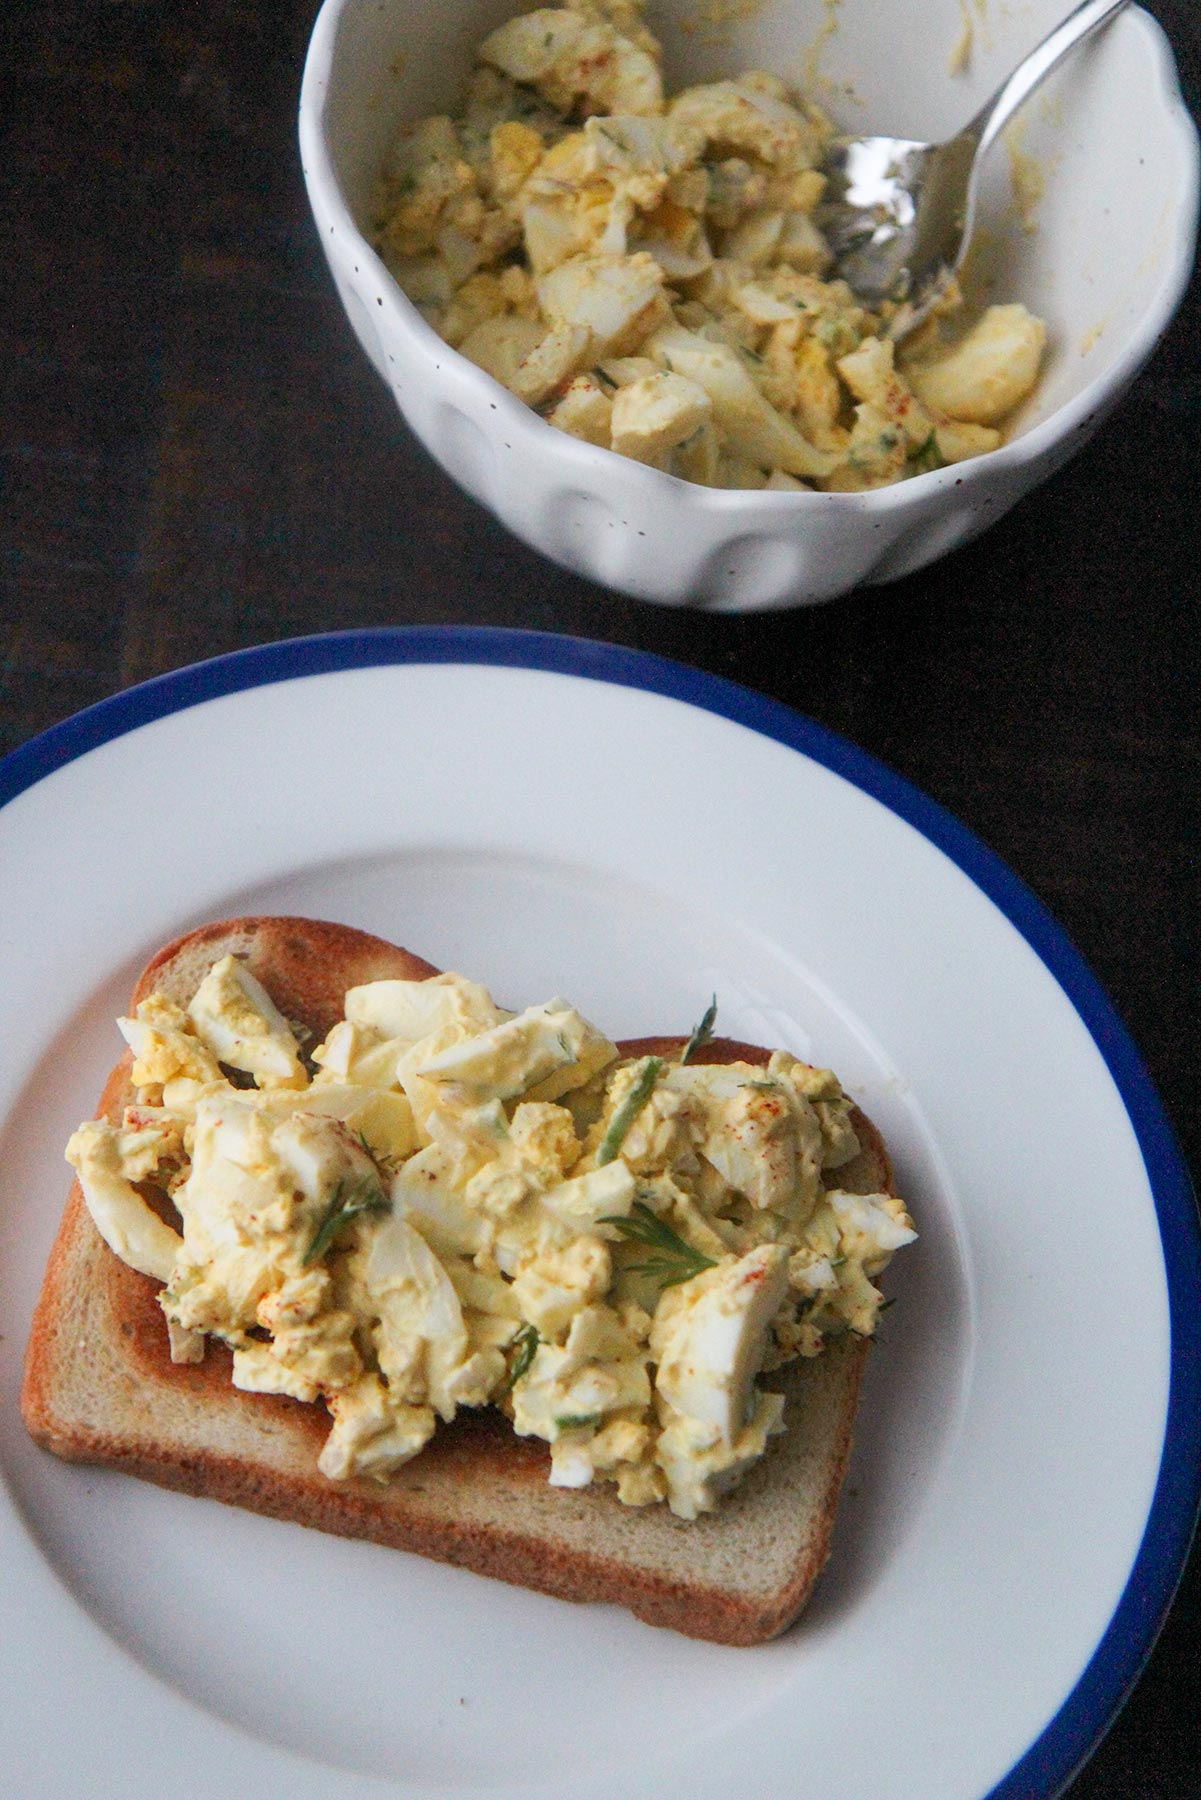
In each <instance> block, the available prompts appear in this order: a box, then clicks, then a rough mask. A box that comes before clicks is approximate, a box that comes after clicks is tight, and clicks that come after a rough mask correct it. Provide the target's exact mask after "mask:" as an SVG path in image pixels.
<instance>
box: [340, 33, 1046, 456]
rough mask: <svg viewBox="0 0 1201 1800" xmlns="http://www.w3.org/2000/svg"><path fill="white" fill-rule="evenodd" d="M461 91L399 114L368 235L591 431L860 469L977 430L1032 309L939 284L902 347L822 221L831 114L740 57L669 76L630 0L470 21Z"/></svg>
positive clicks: (1011, 372) (1038, 327)
mask: <svg viewBox="0 0 1201 1800" xmlns="http://www.w3.org/2000/svg"><path fill="white" fill-rule="evenodd" d="M477 62H478V66H477V68H476V70H475V73H474V74H473V76H472V78H471V82H470V85H469V88H468V93H467V99H466V104H465V107H464V109H463V112H462V115H461V116H460V117H458V118H455V119H452V118H450V117H447V116H445V115H440V116H437V117H434V118H429V119H425V120H422V121H421V122H420V123H418V124H415V125H410V126H407V127H406V128H405V129H404V130H403V131H402V133H401V135H400V138H399V140H398V142H397V144H396V146H395V148H394V150H393V153H392V156H391V160H390V162H389V164H388V167H387V168H386V170H385V172H384V176H383V180H382V183H381V186H380V191H379V195H378V199H377V206H376V221H375V237H376V243H377V246H378V248H379V251H380V254H381V256H382V257H383V259H384V261H385V262H386V263H387V265H388V267H389V268H390V269H391V270H392V272H393V274H394V275H395V276H396V279H397V280H398V282H399V283H400V285H401V286H402V287H403V288H404V290H405V292H406V293H407V294H408V295H409V297H410V298H411V299H412V300H413V301H414V302H415V303H416V305H417V306H418V307H420V309H421V310H422V312H423V313H424V314H425V316H426V317H427V318H428V319H429V320H430V322H431V323H432V324H433V325H434V327H435V328H436V329H437V331H438V332H439V333H440V334H441V335H442V337H443V338H444V339H445V340H446V342H447V343H449V344H452V345H454V346H455V347H456V348H457V349H459V350H461V351H462V352H463V354H464V355H465V356H467V357H469V358H470V359H471V360H472V361H473V362H475V363H478V364H479V366H480V367H481V368H483V369H485V370H486V371H487V372H488V373H489V374H490V375H492V376H494V377H495V378H496V379H497V380H498V381H500V382H501V383H503V384H504V386H505V387H507V388H509V389H510V390H511V391H512V392H513V393H514V394H516V395H517V396H518V398H519V399H521V400H524V401H525V402H526V403H527V404H528V405H530V406H532V407H535V408H536V409H537V410H538V411H539V412H540V413H541V414H542V416H543V417H544V418H545V419H547V420H548V421H549V423H550V424H552V425H554V426H557V427H558V428H559V429H560V430H562V431H565V432H567V433H568V434H569V435H571V436H573V437H576V438H580V439H582V440H584V441H585V442H587V443H590V444H596V445H599V446H601V447H602V448H605V449H612V450H615V451H617V452H618V453H619V454H621V455H623V456H627V457H631V458H633V459H634V460H635V461H638V462H642V463H645V464H647V465H648V466H650V467H652V468H656V469H660V470H664V471H666V472H667V473H669V474H673V475H677V476H681V477H683V478H685V479H687V480H689V481H696V482H701V483H703V484H705V485H707V486H711V487H726V488H775V489H796V488H804V487H810V488H818V489H822V490H824V491H828V492H836V491H837V492H856V491H862V490H864V489H867V488H876V487H884V486H887V485H889V484H891V483H892V482H895V481H900V480H902V479H903V478H905V477H907V476H910V475H918V474H923V473H925V472H927V471H928V470H931V469H936V468H941V467H943V466H944V465H946V464H948V463H953V462H959V461H962V460H964V459H965V458H968V457H972V456H978V455H980V454H981V453H982V452H984V451H986V450H991V449H993V448H995V446H996V445H997V444H999V443H1000V442H1001V432H1000V431H999V430H998V426H999V425H1000V424H1001V423H1002V422H1003V421H1004V420H1005V419H1006V418H1007V417H1008V416H1009V415H1010V414H1011V413H1012V412H1013V410H1014V408H1015V407H1017V406H1018V405H1019V404H1020V403H1021V401H1022V400H1024V399H1025V398H1026V397H1027V395H1028V394H1029V393H1030V392H1031V391H1032V389H1033V387H1034V385H1035V382H1036V381H1037V379H1038V373H1039V366H1040V362H1041V358H1042V354H1043V349H1044V346H1045V342H1046V331H1045V327H1044V325H1043V323H1042V321H1041V320H1040V319H1037V318H1035V317H1034V316H1033V315H1032V314H1031V313H1029V312H1028V311H1027V310H1026V308H1025V307H1024V306H1020V305H1005V306H990V307H988V308H987V309H986V310H985V311H984V312H983V314H982V316H980V317H979V318H978V319H977V320H976V321H975V322H974V324H973V325H972V326H971V328H970V329H968V330H967V331H966V332H960V333H955V332H954V331H953V330H952V334H951V336H952V340H953V341H951V342H949V343H948V342H947V341H946V325H947V320H948V318H949V316H950V315H951V314H953V313H954V311H955V310H956V308H957V307H958V306H959V305H960V304H961V300H960V296H959V295H958V292H957V291H953V292H952V293H951V294H950V295H949V296H948V297H947V300H946V303H945V305H944V306H943V307H942V309H941V311H940V313H939V315H938V316H936V317H935V318H933V319H931V320H930V321H928V323H927V325H926V326H924V327H923V328H922V329H921V330H920V331H918V332H916V333H914V334H913V335H912V336H911V337H910V338H909V340H908V342H907V347H906V351H905V358H904V365H903V367H898V366H896V363H895V359H894V344H893V341H892V338H891V337H890V336H889V335H888V333H889V327H890V324H891V323H894V322H896V321H897V319H898V307H897V306H896V305H895V304H894V303H892V302H889V303H888V304H886V305H885V306H883V307H882V308H881V309H880V311H879V312H877V313H873V312H870V311H868V310H867V309H866V308H865V307H864V306H862V305H860V304H859V303H858V302H857V301H856V299H855V296H854V295H853V294H852V292H851V290H850V288H849V287H848V286H847V284H846V283H845V282H844V281H841V280H837V279H834V280H831V279H828V277H829V275H830V271H831V265H832V257H831V255H830V251H829V247H828V245H827V243H826V240H825V238H824V237H823V235H822V231H821V228H820V224H819V223H818V220H819V218H820V204H821V200H822V196H823V192H824V189H825V177H824V176H823V175H822V173H821V168H820V165H821V162H822V159H823V156H824V154H825V151H826V147H827V145H828V143H829V141H830V138H831V137H832V135H833V128H832V126H831V124H830V122H829V120H828V119H827V118H826V117H825V116H824V114H823V113H822V112H821V111H820V110H819V109H818V108H817V107H816V106H814V105H813V104H812V103H811V102H809V101H807V100H805V99H803V98H802V97H800V96H798V95H796V94H794V93H792V92H791V91H790V90H789V88H788V87H787V85H786V84H785V83H784V82H783V81H780V80H778V79H777V78H776V77H775V76H773V75H770V74H767V73H764V72H763V71H759V70H752V71H750V72H747V73H744V74H741V75H738V76H737V77H735V78H734V79H733V80H727V81H714V82H709V83H706V84H704V85H703V86H699V87H693V88H688V89H686V90H685V91H684V92H683V93H680V94H677V95H675V96H674V98H668V96H667V95H666V94H665V93H664V88H663V80H662V74H661V69H660V63H661V52H660V47H659V44H658V43H657V42H656V40H655V38H654V37H653V36H652V35H651V33H650V32H649V31H648V30H647V29H646V26H645V24H644V23H643V20H642V13H641V0H567V4H566V5H564V6H562V7H539V8H537V9H536V10H535V11H533V12H529V13H525V14H523V15H521V16H520V17H518V18H514V19H511V20H509V21H508V22H507V23H506V24H503V25H501V26H500V27H499V28H498V29H497V30H495V31H493V32H491V33H490V34H489V35H488V36H487V37H485V38H484V40H483V41H482V43H481V44H480V45H479V46H478V49H477Z"/></svg>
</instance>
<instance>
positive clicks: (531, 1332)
mask: <svg viewBox="0 0 1201 1800" xmlns="http://www.w3.org/2000/svg"><path fill="white" fill-rule="evenodd" d="M541 1342H542V1339H541V1338H540V1337H539V1336H538V1327H537V1326H536V1325H523V1326H522V1328H521V1330H520V1331H518V1332H515V1333H514V1334H513V1337H512V1339H511V1343H512V1346H513V1348H514V1349H515V1350H516V1352H517V1354H516V1356H514V1358H513V1360H512V1362H511V1363H510V1364H509V1378H508V1380H507V1381H506V1382H505V1385H504V1387H503V1388H501V1390H500V1391H501V1393H502V1394H507V1393H508V1392H509V1391H510V1389H512V1388H515V1387H516V1386H517V1383H518V1382H519V1381H520V1380H521V1377H522V1376H523V1375H524V1374H525V1373H526V1371H527V1370H528V1369H529V1366H530V1364H531V1363H532V1362H533V1360H534V1357H535V1356H536V1355H537V1353H538V1346H539V1344H540V1343H541Z"/></svg>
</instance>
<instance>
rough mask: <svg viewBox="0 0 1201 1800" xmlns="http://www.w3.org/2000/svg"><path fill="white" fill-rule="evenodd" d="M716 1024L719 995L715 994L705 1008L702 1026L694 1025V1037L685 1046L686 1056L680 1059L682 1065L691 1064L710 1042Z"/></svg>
mask: <svg viewBox="0 0 1201 1800" xmlns="http://www.w3.org/2000/svg"><path fill="white" fill-rule="evenodd" d="M716 1023H717V995H716V994H714V996H713V998H712V1000H710V1002H709V1004H708V1006H707V1007H706V1008H705V1013H704V1017H703V1018H702V1019H701V1022H700V1024H699V1025H694V1026H693V1028H692V1036H691V1037H690V1038H689V1040H688V1042H687V1043H686V1044H685V1045H684V1054H683V1056H682V1057H681V1058H680V1062H681V1064H684V1063H687V1062H691V1061H692V1059H693V1057H694V1056H695V1055H696V1053H697V1051H698V1050H699V1049H700V1048H701V1047H702V1045H704V1044H707V1043H708V1042H709V1040H710V1039H711V1038H712V1036H713V1027H714V1025H716Z"/></svg>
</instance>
